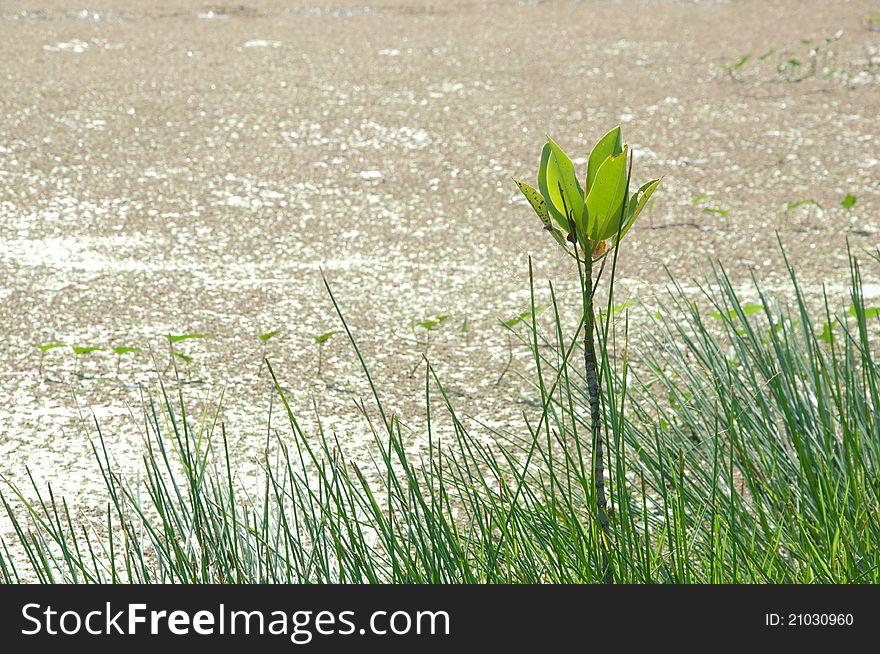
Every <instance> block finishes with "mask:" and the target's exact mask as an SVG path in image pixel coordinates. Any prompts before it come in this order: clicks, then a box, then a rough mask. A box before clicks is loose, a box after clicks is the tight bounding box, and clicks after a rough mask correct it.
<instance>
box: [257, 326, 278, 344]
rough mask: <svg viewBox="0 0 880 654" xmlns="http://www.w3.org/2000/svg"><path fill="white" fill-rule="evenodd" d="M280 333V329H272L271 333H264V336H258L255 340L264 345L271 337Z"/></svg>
mask: <svg viewBox="0 0 880 654" xmlns="http://www.w3.org/2000/svg"><path fill="white" fill-rule="evenodd" d="M280 332H281V330H280V329H273V330H272V331H271V332H266V333H265V334H260V335H259V336H258V337H257V338H259V339H260V340H261V341H263V342H264V343H265V342H266V341H268V340H269V339H270V338H272V337H273V336H277V335H278V334H279V333H280Z"/></svg>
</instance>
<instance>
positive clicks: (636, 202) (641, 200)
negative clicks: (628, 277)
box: [611, 177, 663, 245]
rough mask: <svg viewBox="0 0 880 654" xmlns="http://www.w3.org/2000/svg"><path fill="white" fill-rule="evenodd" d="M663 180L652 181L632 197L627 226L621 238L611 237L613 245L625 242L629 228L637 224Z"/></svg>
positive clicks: (622, 230)
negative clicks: (624, 238)
mask: <svg viewBox="0 0 880 654" xmlns="http://www.w3.org/2000/svg"><path fill="white" fill-rule="evenodd" d="M662 179H663V178H662V177H660V178H659V179H652V180H651V181H649V182H646V183H644V184H642V186H641V188H639V190H638V191H636V192H635V193H633V194H632V195H631V196H630V199H629V203H628V204H627V209H626V215H627V218H626V224H625V225H624V226H623V229H621V230H620V236H619V237H618V236H617V235H616V234H615V235H614V236H612V237H611V238H612V240H613V241H614V243H613V244H612V245H616V244H617V243H619V242H620V241H622V240H623V237H624V236H625V235H626V233H627V232H628V231H629V228H630V227H632V226H633V225H634V224H635V222H636V219H637V218H638V217H639V214H640V213H642V209H644V208H645V206H646V205H647V204H648V200H650V199H651V196H652V195H653V194H654V191H656V190H657V187H658V186H660V182H661V181H662Z"/></svg>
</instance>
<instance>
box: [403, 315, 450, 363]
mask: <svg viewBox="0 0 880 654" xmlns="http://www.w3.org/2000/svg"><path fill="white" fill-rule="evenodd" d="M447 320H449V316H448V315H447V314H445V313H444V314H440V315H438V316H435V317H434V318H432V319H428V320H419V321H415V320H414V321H412V323H410V330H411V331H412V334H413V338H414V339H415V340H416V342H417V343H419V344H421V346H422V356H423V357H424V358H427V357H428V347H430V345H431V332H432V331H434V330H436V329H438V328H439V327H440V325H442V324H443V323H444V322H446V321H447ZM418 330H422V331H424V332H425V340H424V341H419V336H418ZM420 364H421V361H419V362H417V363H416V365H415V366H414V367H413V369H412V370H411V371H410V373H409V376H410V377H413V376H414V375H415V374H416V370H418V368H419V365H420Z"/></svg>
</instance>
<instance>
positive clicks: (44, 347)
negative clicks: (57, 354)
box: [37, 343, 65, 377]
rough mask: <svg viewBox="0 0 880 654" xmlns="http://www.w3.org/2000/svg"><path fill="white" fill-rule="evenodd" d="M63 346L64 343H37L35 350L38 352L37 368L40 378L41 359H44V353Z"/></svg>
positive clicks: (41, 369)
mask: <svg viewBox="0 0 880 654" xmlns="http://www.w3.org/2000/svg"><path fill="white" fill-rule="evenodd" d="M64 346H65V345H64V343H37V348H39V350H40V366H39V368H38V371H39V373H38V374H39V375H40V377H42V376H43V359H44V358H45V357H46V352H48V351H50V350H54V349H55V348H58V347H64Z"/></svg>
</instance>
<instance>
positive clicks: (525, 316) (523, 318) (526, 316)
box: [501, 305, 547, 329]
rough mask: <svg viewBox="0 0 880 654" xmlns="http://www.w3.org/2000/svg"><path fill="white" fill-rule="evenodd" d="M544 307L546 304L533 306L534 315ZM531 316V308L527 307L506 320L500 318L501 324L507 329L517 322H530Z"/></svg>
mask: <svg viewBox="0 0 880 654" xmlns="http://www.w3.org/2000/svg"><path fill="white" fill-rule="evenodd" d="M546 308H547V305H540V306H537V307H535V312H534V315H535V316H537V315H538V314H540V313H541V312H542V311H543V310H544V309H546ZM532 316H533V314H532V310H531V309H527V310H525V311H523V312H522V313H519V314H517V315H515V316H513V317H512V318H508V319H507V320H502V321H501V324H502V325H504V326H505V327H507V328H508V329H510V328H512V327H513V326H514V325H516V324H517V323H520V322H531V320H532Z"/></svg>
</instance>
